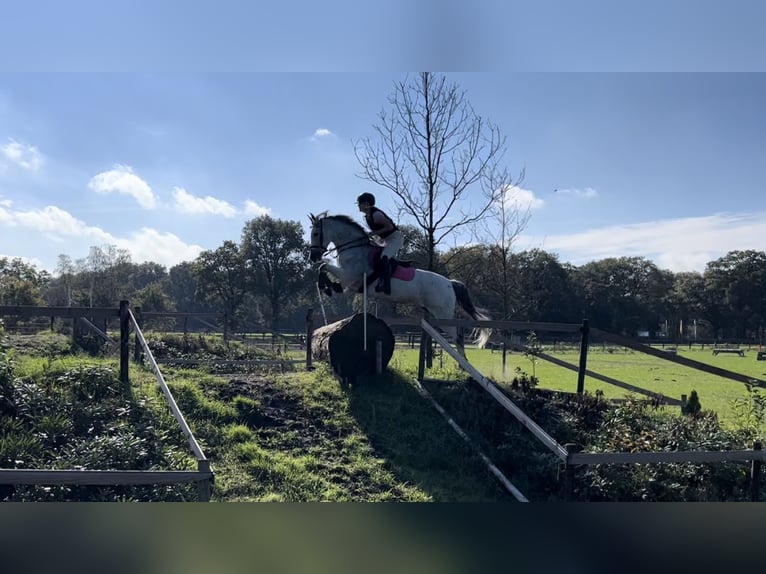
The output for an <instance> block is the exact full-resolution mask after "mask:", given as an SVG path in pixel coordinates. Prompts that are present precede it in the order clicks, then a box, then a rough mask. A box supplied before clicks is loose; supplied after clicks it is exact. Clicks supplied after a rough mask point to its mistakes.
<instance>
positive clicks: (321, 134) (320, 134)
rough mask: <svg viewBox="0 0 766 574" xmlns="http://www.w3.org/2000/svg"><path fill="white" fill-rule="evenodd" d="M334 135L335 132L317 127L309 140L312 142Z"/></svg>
mask: <svg viewBox="0 0 766 574" xmlns="http://www.w3.org/2000/svg"><path fill="white" fill-rule="evenodd" d="M334 135H335V134H334V133H332V132H331V131H330V130H328V129H327V128H318V129H316V130H314V135H312V136H311V141H312V142H315V141H319V140H320V139H322V138H328V137H330V136H334Z"/></svg>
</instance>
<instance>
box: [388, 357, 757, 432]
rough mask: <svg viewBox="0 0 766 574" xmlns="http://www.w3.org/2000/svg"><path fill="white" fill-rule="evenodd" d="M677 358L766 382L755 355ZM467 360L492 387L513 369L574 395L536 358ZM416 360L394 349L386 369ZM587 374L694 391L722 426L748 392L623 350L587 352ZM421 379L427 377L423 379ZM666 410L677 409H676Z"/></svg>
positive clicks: (570, 385)
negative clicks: (590, 372) (489, 380)
mask: <svg viewBox="0 0 766 574" xmlns="http://www.w3.org/2000/svg"><path fill="white" fill-rule="evenodd" d="M545 352H547V353H549V354H552V355H553V356H555V357H556V358H558V359H561V360H563V361H566V362H568V363H570V364H572V365H575V366H576V365H577V364H578V362H579V352H578V351H575V350H569V351H557V352H553V351H550V350H547V349H546V350H545ZM678 354H679V355H680V356H683V357H688V358H690V359H694V360H696V361H699V362H702V363H707V364H710V365H715V366H717V367H721V368H723V369H727V370H730V371H734V372H737V373H742V374H744V375H748V376H751V377H753V378H758V379H762V380H764V379H766V361H756V359H755V357H756V351H755V350H752V351H749V352H748V351H746V352H745V356H744V357H740V356H739V355H736V354H725V355H717V356H713V354H712V353H711V351H710V349H709V348H708V349H692V350H688V349H683V348H679V349H678ZM466 355H467V357H468V360H469V361H470V362H471V364H472V365H473V366H474V367H476V368H477V369H478V370H479V372H481V373H482V374H483V375H485V376H486V377H489V378H491V379H492V380H494V381H497V382H502V381H511V380H512V379H513V378H514V376H516V374H517V372H516V368H520V369H521V370H522V371H524V372H525V373H527V374H528V375H532V374H533V373H534V375H535V376H536V377H537V378H538V379H539V381H540V382H539V385H538V386H539V387H540V388H544V389H552V390H558V391H567V392H575V391H576V390H577V373H576V372H574V371H570V370H568V369H565V368H563V367H559V366H557V365H554V364H552V363H550V362H548V361H544V360H542V359H540V358H537V360H536V361H535V364H534V365H533V364H532V361H531V360H530V359H529V358H528V357H526V356H525V355H524V354H523V353H518V352H514V353H508V354H507V355H506V367H505V372H503V364H502V353H501V352H497V351H496V352H494V353H493V352H492V351H490V350H487V349H476V348H471V347H468V348H467V349H466ZM417 360H418V351H417V349H409V348H405V347H397V350H396V353H395V354H394V357H393V359H392V361H391V366H392V367H394V368H403V369H407V370H409V369H417ZM434 366H435V368H436V367H439V370H443V371H447V372H450V371H453V370H454V371H456V370H457V363H456V362H455V361H454V360H453V359H452V358H451V357H449V356H448V355H447V354H446V353H445V354H444V356H443V357H436V358H435V359H434ZM587 368H588V369H589V370H591V371H594V372H596V373H599V374H602V375H606V376H609V377H612V378H614V379H617V380H619V381H623V382H625V383H629V384H631V385H634V386H636V387H640V388H642V389H646V390H647V391H650V392H652V393H662V394H664V395H666V396H669V397H672V398H676V399H680V398H681V395H686V396H687V397H688V396H689V395H690V394H691V391H692V390H696V391H697V394H698V396H699V399H700V403H701V405H702V408H703V409H706V410H713V411H716V412H717V413H718V417H719V419H720V420H721V421H722V422H724V423H725V424H726V425H727V426H728V425H731V424H733V423H734V422H735V420H736V414H735V409H734V406H733V401H735V400H736V399H743V398H745V397H746V396H747V389H746V386H745V385H744V384H743V383H739V382H736V381H732V380H729V379H724V378H721V377H718V376H715V375H711V374H708V373H704V372H702V371H698V370H696V369H692V368H689V367H685V366H683V365H678V364H675V363H671V362H670V361H664V360H662V359H659V358H656V357H652V356H650V355H646V354H644V353H640V352H637V351H632V350H626V349H623V348H614V347H612V348H606V349H604V348H603V347H602V346H600V345H595V346H593V347H591V349H590V350H589V353H588V362H587ZM426 376H429V375H428V373H427V374H426ZM585 390H586V391H587V392H590V393H595V392H596V390H601V391H603V393H604V396H605V397H607V398H622V397H626V396H627V395H628V393H629V391H626V390H625V389H622V388H620V387H617V386H614V385H611V384H609V383H605V382H602V381H599V380H596V379H593V378H591V377H586V378H585ZM665 408H669V409H670V408H672V409H676V408H677V407H665Z"/></svg>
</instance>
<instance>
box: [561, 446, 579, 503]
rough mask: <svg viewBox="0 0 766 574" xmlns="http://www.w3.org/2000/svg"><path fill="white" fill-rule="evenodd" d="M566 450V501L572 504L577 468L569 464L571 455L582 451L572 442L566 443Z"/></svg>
mask: <svg viewBox="0 0 766 574" xmlns="http://www.w3.org/2000/svg"><path fill="white" fill-rule="evenodd" d="M564 448H565V449H566V451H567V460H566V468H565V469H564V500H566V501H567V502H571V501H573V500H574V487H575V477H574V471H575V467H574V465H573V464H569V455H571V454H573V453H576V452H580V451H581V450H582V449H581V448H580V447H579V446H578V445H576V444H574V443H571V442H568V443H566V444H565V445H564Z"/></svg>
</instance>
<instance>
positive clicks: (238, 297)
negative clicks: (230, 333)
mask: <svg viewBox="0 0 766 574" xmlns="http://www.w3.org/2000/svg"><path fill="white" fill-rule="evenodd" d="M193 271H194V276H195V278H196V280H197V294H198V296H199V297H201V298H202V299H204V300H207V301H210V302H211V303H213V304H214V305H215V306H216V307H218V309H219V310H220V311H222V312H223V313H225V314H226V320H227V321H228V326H229V327H235V326H236V325H237V324H238V322H239V320H240V317H239V312H240V306H241V305H242V302H243V301H244V300H245V296H246V294H247V292H248V290H249V289H250V286H251V283H250V282H249V281H248V272H247V269H246V266H245V259H244V257H243V254H242V251H241V250H240V248H239V246H238V245H237V244H236V243H234V242H233V241H230V240H227V241H224V242H223V245H221V247H219V248H218V249H215V250H212V251H210V250H209V251H203V252H202V253H200V254H199V256H197V259H196V260H195V261H194V266H193Z"/></svg>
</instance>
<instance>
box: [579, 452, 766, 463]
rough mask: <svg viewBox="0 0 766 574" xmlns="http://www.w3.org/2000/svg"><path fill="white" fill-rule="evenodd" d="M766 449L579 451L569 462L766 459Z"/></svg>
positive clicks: (671, 461)
mask: <svg viewBox="0 0 766 574" xmlns="http://www.w3.org/2000/svg"><path fill="white" fill-rule="evenodd" d="M765 456H766V451H756V450H731V451H705V452H702V451H678V452H599V453H590V452H578V453H572V454H570V455H569V460H568V462H567V464H586V465H591V464H652V463H683V462H690V463H704V462H724V461H749V460H766V459H765V458H764V457H765Z"/></svg>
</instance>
